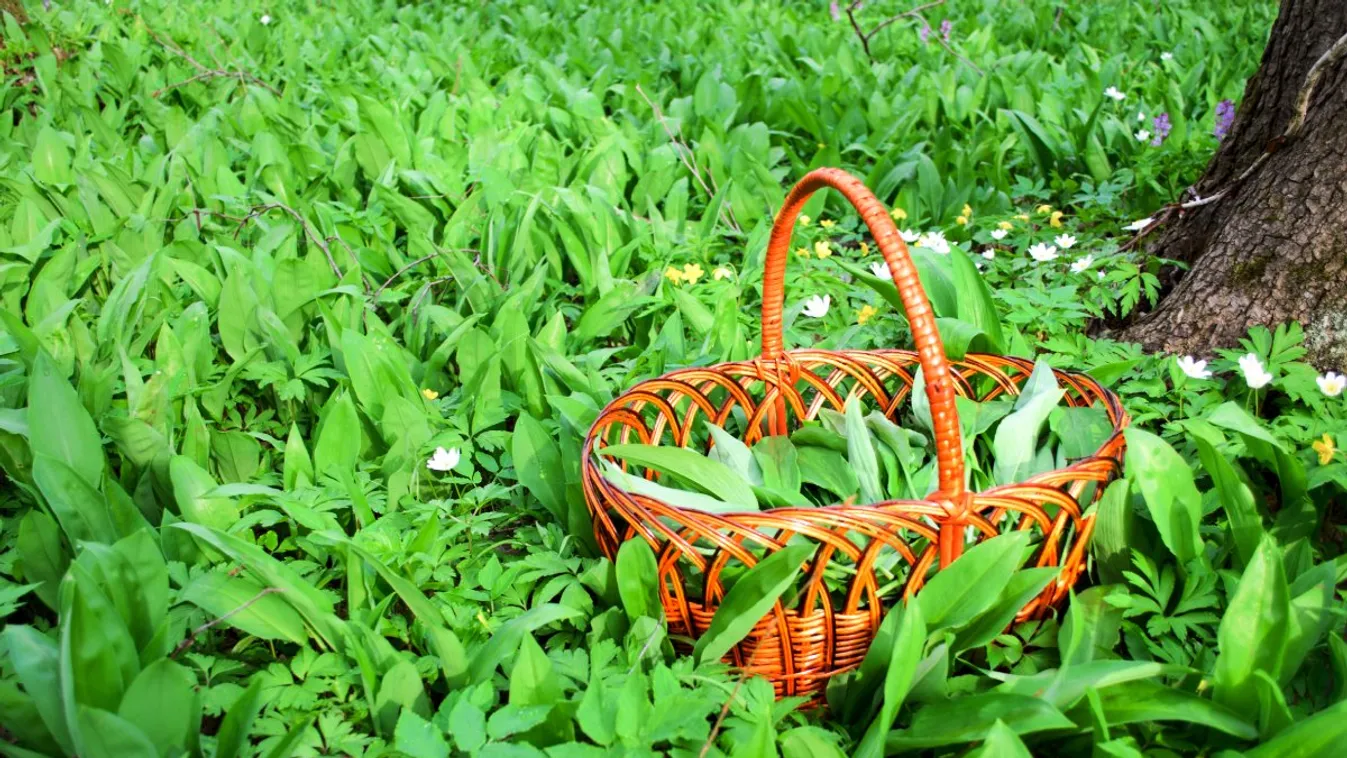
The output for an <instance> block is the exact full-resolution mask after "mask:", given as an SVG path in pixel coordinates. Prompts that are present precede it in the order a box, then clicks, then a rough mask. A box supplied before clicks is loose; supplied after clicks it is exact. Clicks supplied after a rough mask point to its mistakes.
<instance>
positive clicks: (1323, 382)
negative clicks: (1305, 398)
mask: <svg viewBox="0 0 1347 758" xmlns="http://www.w3.org/2000/svg"><path fill="white" fill-rule="evenodd" d="M1314 381H1315V382H1316V383H1317V384H1318V385H1319V391H1320V392H1322V393H1324V394H1325V395H1328V396H1329V397H1337V396H1338V395H1341V394H1342V390H1343V389H1344V388H1347V376H1343V375H1342V374H1339V373H1338V372H1336V371H1330V372H1328V373H1327V374H1324V375H1322V376H1318V377H1315V379H1314Z"/></svg>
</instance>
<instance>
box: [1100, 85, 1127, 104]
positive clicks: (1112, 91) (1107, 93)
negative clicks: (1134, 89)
mask: <svg viewBox="0 0 1347 758" xmlns="http://www.w3.org/2000/svg"><path fill="white" fill-rule="evenodd" d="M1104 97H1111V98H1113V99H1114V100H1117V101H1118V102H1120V103H1121V102H1122V101H1124V100H1126V99H1127V95H1124V94H1123V93H1122V92H1121V91H1120V90H1119V89H1118V88H1117V87H1109V88H1108V89H1106V90H1104Z"/></svg>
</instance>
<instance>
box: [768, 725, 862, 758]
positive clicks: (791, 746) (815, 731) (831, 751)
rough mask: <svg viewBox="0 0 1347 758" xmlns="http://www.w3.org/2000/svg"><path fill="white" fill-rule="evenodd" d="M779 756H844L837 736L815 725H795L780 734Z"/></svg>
mask: <svg viewBox="0 0 1347 758" xmlns="http://www.w3.org/2000/svg"><path fill="white" fill-rule="evenodd" d="M779 742H780V744H781V758H846V753H843V752H842V750H841V748H839V747H838V746H837V737H836V736H835V735H833V734H832V733H831V732H829V731H827V730H826V729H821V728H819V727H816V726H797V727H795V728H794V729H791V730H789V731H787V732H784V733H782V734H781V736H780V738H779Z"/></svg>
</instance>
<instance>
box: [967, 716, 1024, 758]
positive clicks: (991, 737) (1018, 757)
mask: <svg viewBox="0 0 1347 758" xmlns="http://www.w3.org/2000/svg"><path fill="white" fill-rule="evenodd" d="M968 758H1033V754H1032V753H1030V752H1029V748H1027V747H1025V746H1024V742H1023V741H1021V740H1020V737H1019V735H1017V734H1015V730H1014V729H1011V728H1010V727H1008V726H1006V722H1004V721H1002V720H1000V719H997V720H996V723H995V724H992V728H991V729H990V730H988V732H987V738H986V739H985V740H983V741H982V747H980V748H978V749H977V750H976V751H974V752H972V753H969V754H968Z"/></svg>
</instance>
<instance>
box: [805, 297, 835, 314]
mask: <svg viewBox="0 0 1347 758" xmlns="http://www.w3.org/2000/svg"><path fill="white" fill-rule="evenodd" d="M832 302H833V299H832V297H831V296H830V295H823V296H819V295H815V296H813V297H811V298H809V299H808V300H806V301H804V315H806V316H808V317H810V318H823V317H824V316H826V315H828V306H829V305H832Z"/></svg>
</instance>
